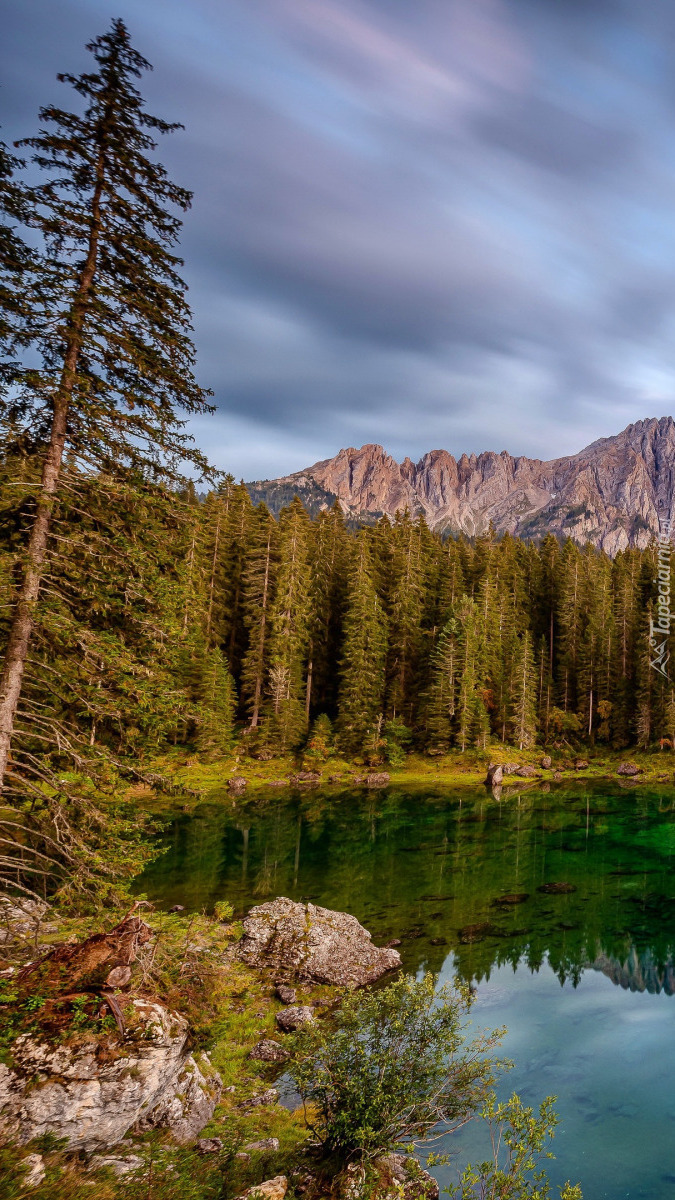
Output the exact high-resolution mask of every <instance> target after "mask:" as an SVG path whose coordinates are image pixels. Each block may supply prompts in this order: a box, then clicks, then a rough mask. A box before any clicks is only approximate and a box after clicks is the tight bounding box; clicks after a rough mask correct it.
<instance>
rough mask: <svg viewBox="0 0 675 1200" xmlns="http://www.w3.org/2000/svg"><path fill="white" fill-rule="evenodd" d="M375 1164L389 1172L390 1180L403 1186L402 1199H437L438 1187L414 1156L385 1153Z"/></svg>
mask: <svg viewBox="0 0 675 1200" xmlns="http://www.w3.org/2000/svg"><path fill="white" fill-rule="evenodd" d="M377 1165H378V1166H379V1167H380V1168H383V1169H384V1170H385V1171H386V1172H387V1174H389V1176H390V1178H391V1180H392V1182H394V1183H398V1184H401V1185H402V1186H403V1196H404V1200H438V1197H439V1195H440V1188H439V1185H438V1184H437V1182H436V1180H435V1179H434V1178H433V1177H432V1176H431V1175H430V1174H429V1172H428V1171H425V1170H424V1168H423V1167H422V1166H421V1164H420V1163H419V1162H418V1161H417V1159H416V1158H412V1157H411V1156H410V1155H406V1154H385V1155H383V1156H382V1158H378V1159H377Z"/></svg>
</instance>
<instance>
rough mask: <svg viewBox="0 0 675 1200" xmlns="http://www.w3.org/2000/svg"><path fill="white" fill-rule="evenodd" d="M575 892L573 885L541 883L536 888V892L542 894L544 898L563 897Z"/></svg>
mask: <svg viewBox="0 0 675 1200" xmlns="http://www.w3.org/2000/svg"><path fill="white" fill-rule="evenodd" d="M576 890H577V889H576V887H575V885H574V884H573V883H542V884H540V885H539V887H538V888H537V891H538V892H543V893H544V895H545V896H563V895H567V893H568V892H576Z"/></svg>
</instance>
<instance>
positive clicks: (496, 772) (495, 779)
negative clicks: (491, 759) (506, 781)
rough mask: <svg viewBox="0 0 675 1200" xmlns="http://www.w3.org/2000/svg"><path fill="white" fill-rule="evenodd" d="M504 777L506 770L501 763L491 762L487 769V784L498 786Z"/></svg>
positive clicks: (488, 785)
mask: <svg viewBox="0 0 675 1200" xmlns="http://www.w3.org/2000/svg"><path fill="white" fill-rule="evenodd" d="M503 778H504V771H503V768H502V767H500V765H499V763H490V765H489V767H488V769H487V775H486V776H485V786H486V787H496V786H497V785H498V784H500V783H501V781H502V779H503Z"/></svg>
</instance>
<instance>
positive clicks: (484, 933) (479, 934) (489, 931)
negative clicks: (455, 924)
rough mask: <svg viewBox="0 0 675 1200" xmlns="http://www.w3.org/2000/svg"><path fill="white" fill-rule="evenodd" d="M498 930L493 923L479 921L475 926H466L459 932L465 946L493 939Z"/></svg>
mask: <svg viewBox="0 0 675 1200" xmlns="http://www.w3.org/2000/svg"><path fill="white" fill-rule="evenodd" d="M496 933H497V929H496V928H495V926H494V925H493V924H492V922H491V921H477V922H476V924H475V925H465V926H464V927H463V929H460V931H459V935H458V936H459V940H460V942H463V943H464V944H465V945H469V944H470V943H471V942H482V941H483V938H486V937H493V936H494V935H495V934H496Z"/></svg>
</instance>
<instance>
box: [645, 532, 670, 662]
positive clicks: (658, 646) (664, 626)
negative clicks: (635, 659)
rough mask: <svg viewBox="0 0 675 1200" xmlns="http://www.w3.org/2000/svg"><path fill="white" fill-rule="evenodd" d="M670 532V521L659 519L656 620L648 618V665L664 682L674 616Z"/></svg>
mask: <svg viewBox="0 0 675 1200" xmlns="http://www.w3.org/2000/svg"><path fill="white" fill-rule="evenodd" d="M670 532H671V521H670V519H667V520H664V519H662V518H659V542H658V546H659V553H658V570H657V574H656V579H655V580H654V583H657V584H658V597H657V600H656V620H654V617H650V618H649V649H650V651H651V654H652V657H651V659H650V662H649V665H650V667H652V668H653V670H654V671H656V672H657V674H658V675H662V676H663V678H664V679H666V680H669V679H670V676H669V675H668V671H667V666H668V660H669V659H670V649H669V647H668V639H669V637H670V626H671V622H672V621H673V616H674V614H673V613H671V611H670V559H671V555H672V551H673V547H672V543H671V540H670Z"/></svg>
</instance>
